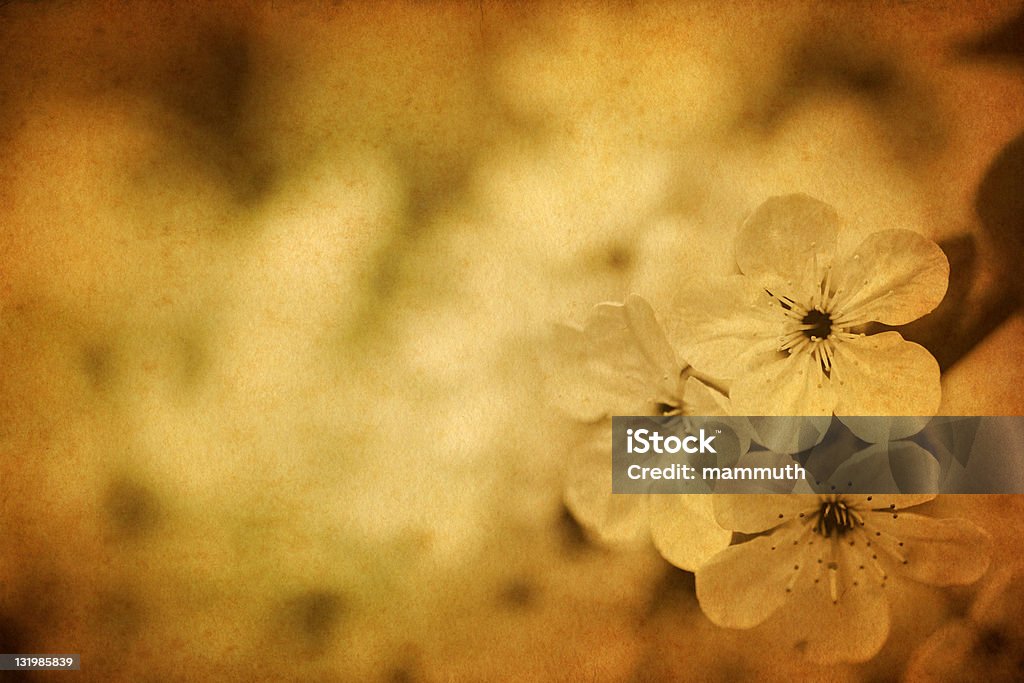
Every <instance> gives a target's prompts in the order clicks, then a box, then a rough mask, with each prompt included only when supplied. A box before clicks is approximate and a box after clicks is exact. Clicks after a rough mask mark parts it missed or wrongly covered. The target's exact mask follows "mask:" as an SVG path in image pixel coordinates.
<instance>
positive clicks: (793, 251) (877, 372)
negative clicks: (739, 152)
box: [672, 194, 949, 431]
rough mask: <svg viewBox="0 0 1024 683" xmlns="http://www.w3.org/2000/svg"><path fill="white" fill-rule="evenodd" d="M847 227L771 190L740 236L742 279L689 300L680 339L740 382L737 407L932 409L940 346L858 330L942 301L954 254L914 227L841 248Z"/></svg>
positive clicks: (821, 209) (747, 410)
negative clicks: (935, 351)
mask: <svg viewBox="0 0 1024 683" xmlns="http://www.w3.org/2000/svg"><path fill="white" fill-rule="evenodd" d="M839 232H840V231H839V218H838V216H837V214H836V212H835V210H834V209H832V207H830V206H829V205H827V204H825V203H823V202H820V201H818V200H816V199H813V198H811V197H808V196H806V195H799V194H794V195H786V196H782V197H773V198H771V199H769V200H768V201H766V202H764V203H763V204H762V205H761V206H760V207H759V208H758V209H757V210H756V211H755V212H754V214H753V215H752V216H750V217H749V218H748V219H747V221H746V222H745V223H744V224H743V226H742V227H741V229H740V232H739V235H738V236H737V239H736V261H737V264H738V265H739V269H740V271H741V272H742V275H740V276H732V277H729V278H722V279H720V280H718V281H716V282H713V283H708V285H707V286H705V287H703V288H702V289H701V290H700V291H693V292H687V293H685V294H684V295H683V296H681V299H680V301H681V303H680V306H679V308H678V310H677V311H676V312H675V317H674V319H673V321H672V323H673V326H672V332H673V336H674V338H675V339H676V340H678V343H679V348H680V350H681V351H682V352H683V353H684V354H685V355H686V357H687V358H688V359H689V360H690V362H692V363H693V364H694V366H695V367H697V368H700V369H701V370H703V371H706V372H708V373H710V374H712V375H714V376H716V377H723V378H727V379H734V380H735V381H734V382H733V383H732V384H731V388H730V392H729V398H730V402H731V404H732V409H733V410H734V412H735V414H738V415H831V414H832V413H833V412H834V413H835V414H837V415H934V414H935V411H936V409H937V408H938V403H939V396H940V389H939V368H938V365H937V363H936V362H935V359H934V358H932V356H931V354H930V353H929V352H928V351H927V350H926V349H924V348H923V347H921V346H919V345H917V344H913V343H910V342H907V341H905V340H904V339H903V338H902V337H901V336H900V334H899V333H897V332H883V333H881V334H875V335H870V336H865V335H864V334H863V333H860V332H859V330H860V328H861V327H862V326H864V325H865V324H867V323H869V322H873V321H875V322H881V323H884V324H887V325H902V324H905V323H908V322H910V321H912V320H915V319H917V318H919V317H921V316H922V315H925V314H926V313H928V312H930V311H931V310H932V309H934V308H935V307H936V306H937V305H938V303H939V302H940V301H941V300H942V297H943V296H944V294H945V291H946V286H947V280H948V275H949V265H948V262H947V260H946V257H945V255H944V254H943V253H942V251H941V250H940V249H939V247H938V245H936V244H935V243H934V242H932V241H931V240H929V239H927V238H925V237H922V236H920V235H918V234H917V233H914V232H910V231H908V230H884V231H881V232H876V233H873V234H871V235H869V236H868V237H867V238H866V239H864V241H863V242H861V244H860V246H858V247H857V248H856V249H855V250H853V251H852V253H848V254H843V255H841V256H840V255H839V254H838V253H837V252H838V251H839V250H838V241H839ZM894 378H899V381H898V383H894V382H893V379H894ZM855 431H856V430H855Z"/></svg>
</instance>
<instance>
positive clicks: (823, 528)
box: [814, 500, 858, 538]
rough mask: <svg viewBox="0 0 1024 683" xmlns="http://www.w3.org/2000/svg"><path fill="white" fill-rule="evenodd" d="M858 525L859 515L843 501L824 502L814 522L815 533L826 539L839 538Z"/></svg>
mask: <svg viewBox="0 0 1024 683" xmlns="http://www.w3.org/2000/svg"><path fill="white" fill-rule="evenodd" d="M857 524H858V520H857V515H856V513H854V512H853V511H852V510H850V507H849V506H848V505H847V504H846V503H844V502H843V501H841V500H826V501H822V503H821V505H820V506H819V507H818V512H817V514H816V518H815V522H814V531H815V532H816V533H818V534H819V535H820V536H824V537H825V538H832V537H835V538H839V537H842V536H844V535H846V533H847V532H849V531H852V530H853V529H854V527H856V526H857Z"/></svg>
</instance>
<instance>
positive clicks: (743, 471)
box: [701, 465, 807, 479]
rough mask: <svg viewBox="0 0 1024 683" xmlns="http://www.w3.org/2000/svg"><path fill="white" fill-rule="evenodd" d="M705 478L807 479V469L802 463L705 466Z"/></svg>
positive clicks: (703, 472) (703, 473) (702, 475)
mask: <svg viewBox="0 0 1024 683" xmlns="http://www.w3.org/2000/svg"><path fill="white" fill-rule="evenodd" d="M701 477H702V478H703V479H806V478H807V470H805V469H804V468H803V467H801V466H800V465H786V466H785V467H705V468H704V469H703V470H702V472H701Z"/></svg>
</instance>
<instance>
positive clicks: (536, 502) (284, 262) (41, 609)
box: [0, 0, 1024, 681]
mask: <svg viewBox="0 0 1024 683" xmlns="http://www.w3.org/2000/svg"><path fill="white" fill-rule="evenodd" d="M1022 37H1024V18H1022V14H1021V8H1020V6H1019V3H1017V2H995V1H993V2H969V3H959V2H944V1H936V2H895V1H892V2H858V3H842V4H833V3H814V2H782V3H767V2H760V3H759V2H733V3H718V2H677V3H668V2H665V3H625V2H623V3H596V2H595V3H572V4H568V3H555V2H549V3H544V2H541V3H533V2H530V3H525V2H524V3H515V2H513V3H500V4H499V3H494V2H489V1H487V2H479V3H455V2H406V3H398V2H395V3H345V2H342V3H334V4H329V3H326V2H297V3H284V2H262V3H240V2H239V3H230V2H223V3H216V4H212V3H211V4H205V3H203V4H201V3H189V2H179V3H170V2H151V3H121V2H86V1H81V2H78V1H72V0H52V1H49V2H17V1H16V2H8V3H3V4H2V6H0V148H2V155H0V159H2V162H0V418H2V419H0V458H2V460H0V652H9V653H69V652H74V653H81V655H82V662H83V663H82V669H83V673H82V674H81V675H82V677H83V680H153V681H166V680H239V681H242V680H322V681H333V680H384V681H435V680H449V679H455V680H489V679H499V680H500V679H516V680H544V679H569V680H596V681H606V680H608V681H615V680H659V679H666V680H723V681H724V680H736V679H737V678H741V677H742V678H752V677H757V678H758V679H761V680H793V679H794V678H796V677H806V678H811V679H825V680H849V681H882V680H893V679H899V678H900V677H905V678H906V679H907V680H921V679H923V678H924V677H925V676H926V674H927V672H928V671H929V667H930V666H932V664H931V659H930V658H931V657H933V656H937V655H935V654H934V652H933V651H936V649H937V646H936V645H935V643H937V642H941V640H937V639H941V638H951V639H952V640H951V642H960V643H964V642H968V640H969V639H970V638H971V637H973V636H971V635H970V633H971V632H970V629H971V628H974V626H972V625H971V624H973V623H974V622H972V621H971V620H972V619H976V616H972V615H974V614H975V612H976V611H977V610H975V611H972V610H973V609H974V607H972V606H974V605H977V604H979V602H978V601H979V600H980V598H979V597H978V595H979V594H982V596H983V597H984V594H986V593H985V592H986V591H988V592H990V593H991V592H993V591H996V592H997V594H999V595H1002V593H999V592H998V591H1000V590H1003V588H1000V586H1003V587H1005V585H1006V584H1007V582H1010V584H1011V585H1012V583H1013V580H1014V579H1013V577H1014V576H1016V573H1017V572H1018V571H1019V569H1020V568H1021V560H1020V558H1021V557H1022V556H1024V555H1022V551H1024V541H1022V540H1021V534H1020V528H1021V527H1020V524H1021V522H1022V519H1024V502H1022V501H1021V500H1019V499H1018V498H1015V497H987V496H976V497H967V496H959V497H954V498H948V499H939V500H937V501H934V502H933V503H930V504H929V506H930V507H931V508H932V509H933V510H934V511H936V512H937V513H941V514H942V515H944V516H962V517H966V518H969V519H971V520H974V521H975V522H977V523H978V524H979V525H980V526H982V527H983V528H985V529H986V530H987V531H988V532H989V534H990V535H991V536H992V538H993V541H994V543H993V560H992V567H993V569H992V570H991V571H990V575H989V576H987V577H985V578H984V579H983V580H982V581H981V582H980V584H979V586H972V587H966V588H958V589H947V590H940V589H932V588H928V587H924V586H921V587H920V588H919V590H917V591H916V592H914V593H912V594H910V595H906V596H902V598H901V600H899V601H897V604H894V606H893V610H892V612H893V617H892V618H893V628H892V633H891V635H890V637H889V640H888V642H887V644H886V645H885V647H884V648H883V649H882V651H881V652H880V653H879V654H878V655H877V656H876V657H875V658H873V659H872V660H870V661H868V662H862V663H843V662H836V663H829V664H816V663H811V662H809V661H806V660H805V659H803V658H802V657H800V656H799V653H795V652H793V651H791V650H790V649H787V646H786V644H785V641H784V640H783V639H780V638H779V637H778V634H777V633H775V632H773V631H772V629H771V628H770V625H769V626H766V627H758V628H754V629H750V630H746V631H738V630H729V629H723V628H719V627H717V626H715V625H713V624H712V623H711V622H710V621H708V620H707V619H706V618H705V617H704V615H703V614H702V612H701V610H700V607H699V605H698V603H697V600H696V597H695V594H694V582H693V574H691V573H688V572H684V571H682V570H679V569H675V568H674V567H672V566H671V565H669V564H668V563H667V562H665V561H664V560H663V559H661V557H659V556H658V554H657V553H656V552H654V551H653V549H650V548H635V549H630V550H622V549H616V548H607V547H603V546H601V545H599V544H597V543H595V542H594V540H593V539H591V538H590V537H589V536H588V535H587V534H586V533H585V532H584V530H583V529H582V528H581V527H580V525H579V524H577V523H576V522H575V520H574V519H573V518H572V515H571V514H569V513H568V512H567V511H566V508H565V506H564V504H563V492H564V480H565V474H566V472H565V470H566V467H567V465H568V455H567V454H568V453H569V451H570V449H571V447H572V443H573V441H574V439H576V438H578V432H577V431H576V430H577V429H578V428H577V427H576V426H575V425H574V424H573V423H572V422H571V421H568V420H567V419H565V418H563V417H562V416H561V415H560V413H559V410H558V408H559V406H553V405H551V403H550V401H548V400H546V399H545V392H544V390H543V384H544V380H545V373H544V370H543V367H544V363H543V358H542V356H543V355H544V353H543V348H544V346H545V340H546V339H547V338H548V336H547V335H548V333H549V331H550V329H551V326H552V325H554V324H559V323H561V324H580V323H581V322H582V321H583V320H584V319H585V317H586V315H587V313H588V311H589V310H590V309H591V308H592V307H593V306H594V305H595V304H597V303H599V302H602V301H622V300H623V299H624V298H625V297H626V296H627V295H628V294H629V293H634V292H635V293H639V294H642V295H643V296H645V297H646V298H647V299H648V300H649V301H650V302H651V303H652V305H653V306H654V308H655V310H659V306H664V305H667V304H669V303H670V302H671V301H672V298H673V294H674V292H676V291H677V290H678V289H680V288H681V287H683V286H684V285H686V286H693V285H694V284H695V283H697V284H699V283H700V282H702V280H703V279H704V278H708V277H711V276H714V275H720V274H725V273H729V272H732V271H733V270H734V269H735V265H734V262H733V260H732V253H731V248H732V237H733V235H734V234H735V232H736V229H737V226H738V225H739V223H740V221H741V220H742V219H743V217H744V216H746V215H747V214H749V213H750V211H752V210H753V209H754V208H755V207H757V206H758V205H759V204H761V202H763V201H764V200H765V199H766V198H768V197H770V196H773V195H779V194H784V193H789V192H804V193H807V194H810V195H813V196H815V197H818V198H820V199H822V200H823V201H826V202H828V203H830V204H832V205H833V206H835V207H836V209H837V210H838V212H839V214H840V215H841V216H843V218H844V219H845V220H846V222H847V225H848V228H849V229H850V230H852V231H854V232H858V231H859V232H869V231H872V230H878V229H884V228H891V227H898V228H904V229H909V230H914V231H917V232H920V233H921V234H924V235H926V236H928V237H930V238H931V239H934V240H935V241H937V242H938V243H939V244H940V245H941V246H942V247H943V249H944V250H945V252H946V254H947V256H948V257H949V260H950V264H951V275H950V288H949V294H948V295H947V298H946V301H945V302H944V303H943V305H942V306H941V307H940V309H938V310H937V311H936V312H935V313H933V314H931V315H930V316H928V317H926V318H925V319H922V320H921V321H919V322H918V323H914V324H912V325H911V326H908V328H907V329H906V330H905V331H904V334H905V336H906V337H907V338H909V339H914V340H917V341H919V342H920V343H922V344H924V345H925V346H926V347H927V348H928V349H929V350H930V351H931V352H932V353H933V355H934V356H935V357H936V359H937V360H938V361H939V364H940V366H941V367H942V369H943V402H942V407H941V408H940V412H941V413H945V414H967V415H985V414H1011V415H1012V414H1024V397H1022V394H1021V392H1020V390H1019V387H1020V384H1021V382H1022V381H1024V366H1021V364H1020V352H1021V348H1022V344H1024V318H1022V317H1021V315H1020V313H1019V312H1018V310H1017V301H1018V293H1019V292H1020V291H1021V279H1020V276H1019V272H1020V271H1019V269H1020V265H1019V263H1020V257H1021V255H1022V253H1024V237H1022V235H1024V233H1022V232H1021V216H1022V215H1024V211H1022V209H1024V193H1022V192H1021V178H1022V177H1024V142H1022V141H1021V140H1022V139H1021V138H1020V137H1018V136H1020V135H1021V133H1022V131H1024V80H1022V79H1024V69H1022V67H1024V64H1022V52H1024V47H1022V44H1024V41H1022ZM1007 577H1010V578H1007ZM1000 582H1002V583H1000ZM992 586H996V588H992ZM1000 599H1001V598H1000ZM1008 599H1009V598H1008ZM1009 604H1011V605H1012V604H1016V603H1014V602H1012V600H1011V602H1010V603H1009ZM965 624H966V626H965ZM958 628H959V629H961V630H960V631H957V630H956V629H958ZM986 633H988V632H987V631H986ZM950 634H952V635H950ZM1018 636H1021V634H1019V633H1018V634H1016V635H1013V634H1012V633H1008V632H1004V631H1001V632H1000V633H999V638H998V639H993V638H989V639H987V640H986V639H984V638H982V639H980V640H979V641H978V642H980V643H981V645H980V646H978V647H973V646H972V648H973V649H972V648H961V650H962V652H960V651H957V652H960V654H959V655H957V656H959V657H960V659H958V660H956V661H955V662H952V663H948V666H954V665H955V666H966V665H971V666H973V667H975V668H974V669H973V670H974V671H977V670H979V669H978V668H977V667H979V666H991V667H995V668H993V669H992V670H993V671H997V672H1001V673H999V675H1004V674H1005V675H1006V676H1007V678H1008V680H1010V679H1013V677H1014V675H1015V673H1014V672H1015V671H1016V672H1018V673H1019V670H1020V669H1019V668H1018V669H1014V667H1015V666H1016V667H1021V666H1024V637H1018ZM971 642H973V641H971ZM954 649H955V648H954ZM938 651H941V652H943V653H945V654H947V655H948V654H949V652H953V651H954V650H953V649H949V648H945V649H943V648H938ZM950 656H952V655H950ZM908 662H909V664H908ZM998 667H1003V668H998ZM66 675H67V674H50V675H46V674H40V675H38V676H37V678H38V680H50V679H51V678H52V679H56V678H59V677H60V676H66ZM993 675H996V674H993ZM25 678H27V676H21V679H25Z"/></svg>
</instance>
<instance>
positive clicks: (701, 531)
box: [648, 494, 732, 572]
mask: <svg viewBox="0 0 1024 683" xmlns="http://www.w3.org/2000/svg"><path fill="white" fill-rule="evenodd" d="M648 505H649V510H650V516H651V517H650V519H651V537H652V538H653V539H654V545H655V547H657V549H658V552H660V553H661V555H662V557H664V558H665V559H666V560H668V561H669V562H671V563H672V564H674V565H675V566H677V567H679V568H680V569H685V570H686V571H690V572H692V571H696V570H697V568H698V567H700V566H701V565H702V564H704V563H705V562H707V561H708V560H709V559H711V557H713V556H714V555H715V554H716V553H717V552H719V551H720V550H723V549H725V548H726V547H727V546H728V545H729V542H730V541H731V540H732V532H731V531H729V530H727V529H723V528H722V527H720V526H719V525H718V523H717V522H716V521H715V515H714V508H713V507H712V502H711V497H710V496H707V495H675V496H673V495H667V494H663V495H654V496H651V497H650V500H649V503H648Z"/></svg>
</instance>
